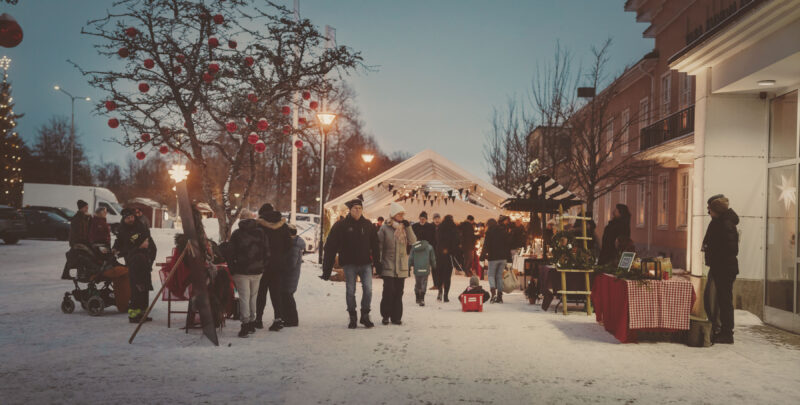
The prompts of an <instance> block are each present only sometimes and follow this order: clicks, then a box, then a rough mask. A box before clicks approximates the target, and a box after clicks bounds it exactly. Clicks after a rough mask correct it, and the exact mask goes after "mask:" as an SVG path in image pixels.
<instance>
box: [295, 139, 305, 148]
mask: <svg viewBox="0 0 800 405" xmlns="http://www.w3.org/2000/svg"><path fill="white" fill-rule="evenodd" d="M294 147H295V148H297V149H301V148H302V147H303V141H301V140H299V139H298V140H296V141H294Z"/></svg>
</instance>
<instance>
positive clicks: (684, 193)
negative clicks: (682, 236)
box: [675, 170, 692, 230]
mask: <svg viewBox="0 0 800 405" xmlns="http://www.w3.org/2000/svg"><path fill="white" fill-rule="evenodd" d="M684 179H685V180H686V184H684V183H683V181H684ZM691 188H692V178H691V176H690V175H689V170H680V171H678V182H677V185H676V190H675V198H676V200H675V228H676V229H678V230H686V229H687V228H688V227H689V202H690V201H689V194H690V193H691Z"/></svg>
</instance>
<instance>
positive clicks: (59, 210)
mask: <svg viewBox="0 0 800 405" xmlns="http://www.w3.org/2000/svg"><path fill="white" fill-rule="evenodd" d="M25 209H28V210H37V211H47V212H52V213H53V214H58V215H59V216H62V217H64V219H66V220H67V221H69V220H70V219H72V217H73V216H75V211H73V210H71V209H69V208H66V207H47V206H44V205H28V206H25Z"/></svg>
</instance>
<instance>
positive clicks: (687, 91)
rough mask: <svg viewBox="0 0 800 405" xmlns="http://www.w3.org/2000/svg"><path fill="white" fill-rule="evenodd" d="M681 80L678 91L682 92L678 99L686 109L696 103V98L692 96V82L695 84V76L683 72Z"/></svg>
mask: <svg viewBox="0 0 800 405" xmlns="http://www.w3.org/2000/svg"><path fill="white" fill-rule="evenodd" d="M679 80H680V81H679V86H678V87H679V89H678V91H679V92H680V96H679V99H678V101H679V102H680V104H681V109H684V108H686V107H689V106H690V105H692V104H694V99H693V98H692V84H694V76H689V75H688V74H686V73H681V74H680V76H679Z"/></svg>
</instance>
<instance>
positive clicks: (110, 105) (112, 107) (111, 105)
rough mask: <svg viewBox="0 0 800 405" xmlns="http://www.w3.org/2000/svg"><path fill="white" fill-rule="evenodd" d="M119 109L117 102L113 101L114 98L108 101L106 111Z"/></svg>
mask: <svg viewBox="0 0 800 405" xmlns="http://www.w3.org/2000/svg"><path fill="white" fill-rule="evenodd" d="M116 109H117V103H115V102H113V101H112V100H108V101H106V111H109V112H111V111H114V110H116Z"/></svg>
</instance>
